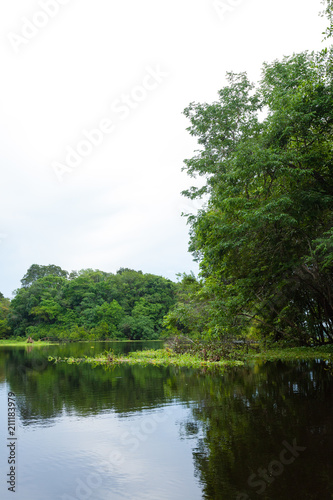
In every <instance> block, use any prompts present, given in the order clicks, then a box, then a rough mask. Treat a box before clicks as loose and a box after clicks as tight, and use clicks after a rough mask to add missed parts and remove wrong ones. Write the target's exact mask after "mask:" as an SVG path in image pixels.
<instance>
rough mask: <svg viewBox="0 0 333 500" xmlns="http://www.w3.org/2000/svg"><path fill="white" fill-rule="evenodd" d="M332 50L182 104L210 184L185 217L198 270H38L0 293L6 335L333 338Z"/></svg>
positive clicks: (0, 330)
mask: <svg viewBox="0 0 333 500" xmlns="http://www.w3.org/2000/svg"><path fill="white" fill-rule="evenodd" d="M324 4H325V7H326V8H325V11H324V12H323V16H326V18H327V19H328V21H329V23H328V27H327V30H326V32H325V33H323V35H324V40H326V41H329V39H330V38H331V37H332V34H333V28H332V17H333V15H332V12H333V7H332V5H333V4H332V1H331V0H329V1H326V2H324ZM332 55H333V49H332V46H330V45H328V46H326V47H325V48H324V49H322V50H321V51H319V52H302V53H298V54H292V55H291V56H286V57H284V58H283V59H282V60H275V61H273V62H271V63H264V64H263V67H262V76H261V79H260V81H259V82H257V83H256V84H254V83H253V82H251V81H250V80H249V78H248V76H247V74H246V73H245V72H244V73H232V72H230V73H228V74H227V85H226V86H225V87H223V88H222V89H220V90H219V91H218V99H217V100H216V101H215V102H212V103H195V102H192V103H190V104H189V105H188V106H187V108H185V110H184V115H185V116H186V117H187V119H188V120H189V123H190V125H189V127H188V129H187V130H188V132H189V134H190V135H191V136H193V137H195V138H196V139H197V143H198V149H197V150H196V151H195V154H194V156H193V157H192V158H190V159H186V160H185V161H184V167H183V170H185V171H186V172H187V174H188V176H189V177H190V178H199V179H201V180H202V185H201V187H195V186H193V187H191V188H189V189H187V190H185V191H183V195H184V196H186V197H188V198H190V199H192V200H193V199H199V200H200V199H203V200H206V201H205V203H204V205H203V207H202V208H201V209H200V210H199V211H198V213H196V214H183V215H185V217H187V222H188V225H189V231H190V242H189V251H190V252H191V253H192V254H193V257H194V259H195V260H196V261H198V262H199V265H200V274H199V277H198V278H197V277H195V276H194V275H193V274H182V275H181V274H179V275H178V278H179V279H178V283H174V282H172V281H170V280H167V279H165V278H162V277H160V276H155V275H152V274H143V273H142V272H141V271H133V270H130V269H120V270H119V271H117V273H116V274H112V273H105V272H102V271H98V270H92V269H87V270H83V271H79V272H72V273H68V272H67V271H64V270H62V269H61V268H59V267H57V266H54V265H50V266H39V265H37V264H34V265H32V266H31V267H30V269H29V270H28V271H27V273H26V275H25V276H24V277H23V279H22V281H21V283H22V287H21V288H19V289H18V290H16V292H15V296H14V298H13V299H12V300H11V301H10V300H9V299H6V298H4V297H3V296H1V297H0V337H2V338H7V337H9V336H26V335H31V336H32V338H34V339H38V338H44V337H54V338H69V339H72V340H77V339H132V340H141V339H158V338H160V336H161V335H162V334H163V332H164V333H166V334H168V335H174V336H179V335H183V336H187V337H190V338H201V339H204V340H209V341H213V342H220V341H221V340H223V339H226V338H235V337H248V338H253V339H265V340H266V341H271V342H280V343H284V344H288V345H292V344H294V345H316V344H317V345H318V344H325V343H333V113H332V111H333V58H332Z"/></svg>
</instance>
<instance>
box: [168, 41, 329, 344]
mask: <svg viewBox="0 0 333 500" xmlns="http://www.w3.org/2000/svg"><path fill="white" fill-rule="evenodd" d="M332 76H333V72H332V49H330V50H327V49H325V50H323V51H322V52H320V53H308V52H304V53H301V54H294V55H293V56H290V57H285V58H284V59H283V60H282V61H274V62H273V63H271V64H265V65H264V67H263V71H262V79H261V81H260V82H259V84H258V85H257V87H255V86H254V85H253V84H252V83H251V82H250V81H249V80H248V77H247V75H246V74H245V73H241V74H234V73H229V74H228V75H227V79H228V85H227V86H226V87H224V88H223V89H221V90H220V91H219V100H218V101H217V102H214V103H212V104H196V103H191V104H190V105H189V107H188V108H186V109H185V112H184V113H185V115H186V116H187V117H188V118H189V120H190V122H191V126H190V127H189V128H188V130H189V132H190V134H191V135H193V136H195V137H197V140H198V143H199V145H200V149H199V150H198V151H197V152H196V155H195V156H194V157H193V158H191V159H188V160H185V167H184V168H185V170H187V172H188V174H189V175H190V176H192V177H196V176H197V175H199V176H202V177H204V178H205V180H206V182H205V184H204V185H203V187H201V188H196V187H192V188H191V189H189V190H188V191H185V192H184V194H185V195H186V196H188V197H189V198H191V199H194V198H200V197H202V196H203V195H205V196H208V202H207V204H206V205H205V207H204V208H203V209H202V210H200V211H199V212H198V214H197V215H190V216H188V222H189V224H190V227H191V240H190V250H191V251H192V252H193V254H194V256H195V257H196V258H197V259H198V260H199V261H200V266H201V276H202V278H203V279H202V281H201V282H198V283H197V285H196V286H195V284H194V283H193V282H192V283H191V284H190V283H189V282H188V280H187V282H186V280H185V281H184V280H183V285H186V286H185V288H186V289H187V292H186V291H185V289H184V290H183V295H182V296H180V297H179V303H178V304H177V306H176V308H175V309H174V310H173V311H171V313H170V314H169V315H168V318H167V320H166V324H167V326H168V327H169V329H171V330H172V329H173V330H175V329H176V330H178V331H179V332H180V333H184V334H194V335H195V334H196V333H197V330H198V329H199V330H200V331H201V334H203V333H205V334H207V333H210V334H212V333H213V334H215V335H216V336H217V337H221V336H224V335H227V334H228V335H230V334H232V335H235V334H244V333H248V332H250V331H252V332H256V333H257V334H260V335H263V336H266V337H267V336H271V337H273V338H274V340H280V339H283V340H292V341H295V340H296V341H297V342H298V343H300V344H307V343H324V342H327V341H329V342H333V155H332V153H333V134H332V132H333V115H332V111H333V92H332V91H333V78H332ZM200 310H203V311H204V316H205V317H206V318H207V319H206V321H205V320H204V317H202V316H201V315H200V314H198V312H199V311H200ZM177 316H178V318H179V319H178V320H177ZM197 316H200V320H199V321H198V322H197ZM202 321H204V322H205V324H204V325H202Z"/></svg>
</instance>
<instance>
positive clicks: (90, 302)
mask: <svg viewBox="0 0 333 500" xmlns="http://www.w3.org/2000/svg"><path fill="white" fill-rule="evenodd" d="M21 284H22V286H21V288H19V289H18V290H16V292H15V297H14V298H13V299H12V300H11V301H10V300H9V299H6V298H4V297H2V298H1V299H0V337H2V338H7V337H12V336H14V337H27V336H31V338H32V339H33V340H38V339H45V338H50V339H60V340H61V339H63V340H106V339H112V340H120V339H122V340H126V339H128V340H154V339H158V338H159V336H160V334H161V331H162V322H163V317H164V316H165V315H166V313H167V312H168V311H169V309H170V307H171V306H172V305H173V304H174V303H175V287H176V285H175V284H174V283H173V282H172V281H170V280H167V279H165V278H162V277H160V276H155V275H153V274H143V273H142V272H141V271H134V270H131V269H125V268H121V269H119V270H118V271H117V273H116V274H112V273H106V272H103V271H98V270H92V269H85V270H81V271H78V272H71V273H68V272H67V271H65V270H63V269H61V268H60V267H59V266H56V265H48V266H40V265H38V264H33V265H32V266H31V267H30V268H29V269H28V271H27V273H26V274H25V276H24V277H23V278H22V280H21Z"/></svg>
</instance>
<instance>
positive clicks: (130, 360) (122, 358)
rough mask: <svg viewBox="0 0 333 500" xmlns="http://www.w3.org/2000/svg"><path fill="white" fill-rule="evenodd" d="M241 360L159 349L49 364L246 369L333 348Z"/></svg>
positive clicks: (327, 355)
mask: <svg viewBox="0 0 333 500" xmlns="http://www.w3.org/2000/svg"><path fill="white" fill-rule="evenodd" d="M237 356H238V358H237V359H231V358H229V359H221V360H219V361H210V360H205V359H203V358H202V357H201V356H199V355H197V354H189V353H184V354H176V353H174V352H173V351H172V350H170V349H168V348H166V349H156V350H144V351H134V352H130V353H128V354H126V355H124V354H121V355H115V354H114V353H112V352H109V353H105V354H104V355H103V356H98V357H88V356H86V357H84V358H74V357H69V358H59V357H52V356H50V357H49V361H53V362H55V363H59V362H66V363H69V364H74V363H75V364H80V363H90V364H93V365H117V364H123V363H126V364H129V365H142V366H145V365H154V366H179V367H191V368H202V367H220V368H223V367H230V366H244V365H247V364H250V363H252V362H257V361H262V362H268V361H278V360H280V361H296V360H310V359H322V360H333V346H321V347H317V348H312V347H293V348H283V349H281V348H279V349H266V350H263V351H261V352H258V353H257V352H253V353H248V354H237Z"/></svg>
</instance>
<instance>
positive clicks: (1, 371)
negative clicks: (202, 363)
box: [0, 343, 333, 500]
mask: <svg viewBox="0 0 333 500" xmlns="http://www.w3.org/2000/svg"><path fill="white" fill-rule="evenodd" d="M146 345H147V346H148V347H151V345H155V346H156V343H155V344H151V345H150V346H149V344H146ZM91 346H94V349H91ZM105 347H106V346H105V344H92V343H85V344H75V345H69V346H68V345H67V346H63V347H61V348H60V347H57V346H51V347H43V348H36V347H31V346H30V347H24V348H17V347H16V348H4V347H2V348H0V398H1V406H0V413H1V415H0V436H1V440H0V446H1V452H0V457H1V464H0V468H1V482H0V498H1V499H16V500H89V499H90V500H123V499H128V500H148V499H149V500H199V499H214V500H215V499H218V500H220V499H221V500H233V499H235V500H247V499H279V500H293V499H318V500H319V499H320V500H326V499H327V500H331V499H332V498H333V433H332V426H333V419H332V413H333V412H332V410H333V382H332V380H333V377H332V366H330V365H329V364H328V363H326V362H322V361H319V360H317V361H313V362H303V361H300V360H298V361H297V362H295V363H281V362H279V363H265V364H260V365H255V366H253V367H248V368H241V369H239V368H238V369H231V370H228V371H225V372H224V373H218V372H216V373H204V372H202V371H196V370H191V369H176V368H158V367H153V366H149V367H129V366H121V367H116V368H113V369H106V368H105V367H96V368H92V367H91V366H84V365H81V366H72V365H67V364H58V365H53V364H50V363H48V362H47V356H48V355H49V354H52V355H62V356H68V355H74V356H82V355H84V354H89V355H90V354H91V352H95V353H98V352H102V351H103V350H104V349H105ZM113 347H114V349H115V350H121V349H123V350H127V351H128V350H131V349H138V348H142V345H141V344H138V343H133V344H119V343H118V344H114V346H113ZM9 391H12V392H14V393H15V394H16V400H17V406H18V415H17V432H16V436H17V441H16V442H15V453H16V459H17V463H16V476H17V477H16V493H12V492H10V491H8V490H7V487H8V485H7V484H6V481H7V477H6V474H8V473H9V465H8V463H7V460H8V454H9V450H10V448H8V447H7V443H8V442H9V441H8V440H7V437H8V431H7V394H8V392H9Z"/></svg>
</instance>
